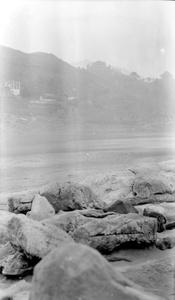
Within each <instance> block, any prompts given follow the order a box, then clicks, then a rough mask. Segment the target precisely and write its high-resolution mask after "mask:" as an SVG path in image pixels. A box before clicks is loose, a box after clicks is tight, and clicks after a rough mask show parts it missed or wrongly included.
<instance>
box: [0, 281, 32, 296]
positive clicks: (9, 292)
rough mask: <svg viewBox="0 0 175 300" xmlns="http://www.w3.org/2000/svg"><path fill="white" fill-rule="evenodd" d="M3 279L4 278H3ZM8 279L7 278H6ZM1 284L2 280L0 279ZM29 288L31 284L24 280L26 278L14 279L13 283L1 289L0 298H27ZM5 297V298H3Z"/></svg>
mask: <svg viewBox="0 0 175 300" xmlns="http://www.w3.org/2000/svg"><path fill="white" fill-rule="evenodd" d="M3 281H4V280H3ZM8 281H9V279H8ZM1 284H2V281H1ZM30 290H31V284H30V283H29V282H26V280H24V279H23V280H18V281H17V282H16V281H15V283H14V284H12V285H11V286H9V284H8V287H7V285H6V287H5V288H4V289H1V297H2V298H0V299H3V297H4V299H10V300H11V299H14V300H28V299H29V294H30ZM5 297H6V298H5Z"/></svg>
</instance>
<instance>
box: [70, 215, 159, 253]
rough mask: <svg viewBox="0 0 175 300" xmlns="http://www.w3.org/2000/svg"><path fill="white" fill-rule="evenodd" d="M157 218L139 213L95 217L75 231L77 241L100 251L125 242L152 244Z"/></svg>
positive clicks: (74, 236) (111, 248)
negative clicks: (101, 217)
mask: <svg viewBox="0 0 175 300" xmlns="http://www.w3.org/2000/svg"><path fill="white" fill-rule="evenodd" d="M156 231H157V220H156V219H154V218H149V217H143V216H141V215H138V214H131V213H130V214H125V215H117V214H116V215H111V216H107V217H106V218H103V219H96V218H94V219H93V220H92V221H91V222H88V223H87V224H85V225H82V226H80V227H78V228H77V230H75V231H74V233H73V235H72V237H73V239H74V240H75V241H76V242H80V243H83V244H86V245H89V246H91V247H93V248H95V249H97V250H99V251H100V252H103V253H104V252H111V251H113V250H114V249H115V248H117V247H118V246H120V245H122V244H125V243H128V242H130V243H135V244H136V243H137V244H151V243H154V242H155V239H156Z"/></svg>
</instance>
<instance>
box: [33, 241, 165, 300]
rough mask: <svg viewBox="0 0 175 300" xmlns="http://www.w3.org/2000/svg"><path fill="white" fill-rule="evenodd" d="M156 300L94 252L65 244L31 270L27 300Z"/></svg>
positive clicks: (87, 248) (81, 246) (75, 245)
mask: <svg viewBox="0 0 175 300" xmlns="http://www.w3.org/2000/svg"><path fill="white" fill-rule="evenodd" d="M57 299H60V300H61V299H64V300H77V299H82V300H90V299H94V300H99V299H100V300H108V299H117V300H123V299H125V300H131V299H132V300H155V299H157V300H158V299H159V300H160V298H159V297H157V296H155V295H153V294H147V293H146V292H145V291H144V290H143V289H142V288H141V287H139V286H138V285H136V284H134V283H133V282H132V281H130V280H128V279H126V278H125V277H124V276H122V275H121V274H120V273H119V272H117V270H116V269H115V268H114V267H113V266H112V265H111V264H110V263H109V262H107V260H106V259H105V258H103V257H102V256H101V255H100V254H99V253H98V252H97V251H95V250H93V249H91V248H89V247H87V246H85V245H81V244H79V245H77V244H67V245H65V246H63V247H60V248H59V249H55V250H53V251H52V252H51V253H49V254H48V255H47V256H46V257H45V258H44V259H43V260H42V261H41V262H40V263H39V264H38V265H37V266H36V267H35V270H34V276H33V279H32V289H31V295H30V300H57Z"/></svg>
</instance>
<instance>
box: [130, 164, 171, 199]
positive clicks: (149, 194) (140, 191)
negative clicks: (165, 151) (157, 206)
mask: <svg viewBox="0 0 175 300" xmlns="http://www.w3.org/2000/svg"><path fill="white" fill-rule="evenodd" d="M132 172H134V173H135V174H136V178H135V180H134V184H133V194H134V196H135V197H140V198H141V199H150V200H151V199H152V200H156V201H157V202H158V201H160V202H174V201H175V172H174V171H173V170H170V169H168V170H167V169H166V168H165V167H164V168H163V167H162V166H161V165H158V164H157V165H154V166H153V165H152V166H147V167H142V168H138V169H135V170H134V169H132Z"/></svg>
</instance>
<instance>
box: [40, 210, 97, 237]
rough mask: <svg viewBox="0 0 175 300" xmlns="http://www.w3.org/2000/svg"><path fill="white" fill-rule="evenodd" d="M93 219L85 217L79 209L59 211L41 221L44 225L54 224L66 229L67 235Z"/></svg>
mask: <svg viewBox="0 0 175 300" xmlns="http://www.w3.org/2000/svg"><path fill="white" fill-rule="evenodd" d="M91 220H93V218H86V217H85V216H83V215H82V214H81V213H80V211H77V210H75V211H71V212H61V213H59V214H56V215H55V216H54V217H52V218H49V219H46V220H43V221H41V223H42V224H43V225H46V226H56V227H57V228H61V229H62V230H64V231H66V232H67V233H68V234H69V235H72V234H73V233H74V231H75V230H76V229H77V228H78V227H80V226H82V225H84V224H86V223H88V222H90V221H91Z"/></svg>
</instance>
